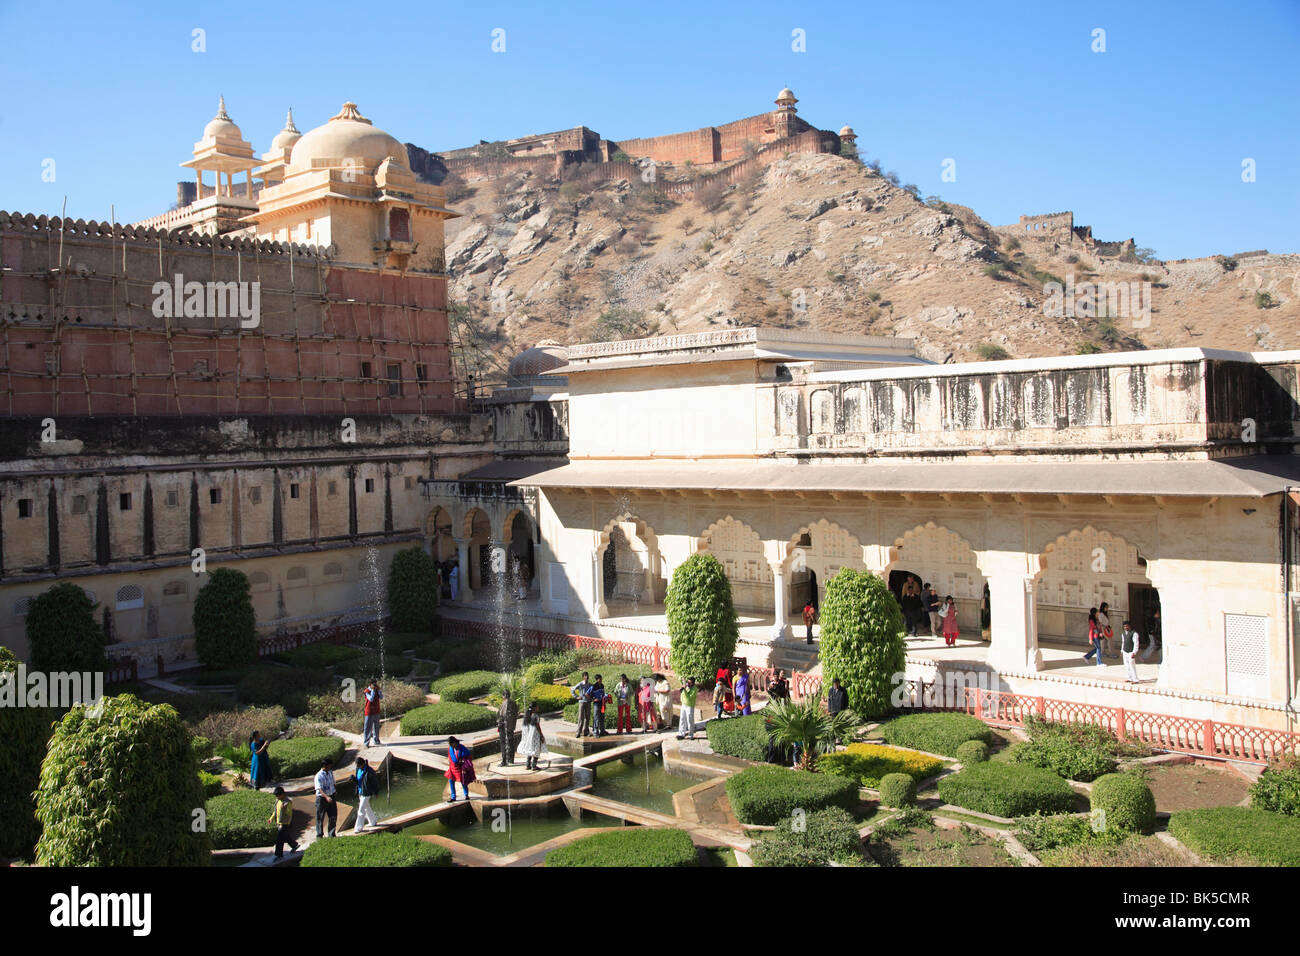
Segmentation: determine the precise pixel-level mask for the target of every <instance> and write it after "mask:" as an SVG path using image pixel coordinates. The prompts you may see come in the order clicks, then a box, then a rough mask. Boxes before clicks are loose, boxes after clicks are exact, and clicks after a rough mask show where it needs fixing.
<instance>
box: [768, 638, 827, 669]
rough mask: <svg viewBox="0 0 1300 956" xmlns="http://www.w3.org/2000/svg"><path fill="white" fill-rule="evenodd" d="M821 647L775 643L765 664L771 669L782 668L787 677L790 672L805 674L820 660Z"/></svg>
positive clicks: (799, 642) (816, 645) (789, 642)
mask: <svg viewBox="0 0 1300 956" xmlns="http://www.w3.org/2000/svg"><path fill="white" fill-rule="evenodd" d="M820 649H821V646H820V645H819V644H817V643H813V644H807V643H805V642H804V641H802V640H800V641H793V640H790V641H784V640H782V641H776V642H774V643H773V644H772V649H771V651H769V652H768V655H767V664H768V666H769V667H772V668H777V667H780V668H783V669H784V670H785V671H786V674H787V675H788V674H789V673H790V672H791V671H800V672H807V671H810V670H812V669H813V668H814V667H815V666H816V665H817V661H818V660H820Z"/></svg>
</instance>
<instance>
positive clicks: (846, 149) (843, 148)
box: [840, 140, 862, 162]
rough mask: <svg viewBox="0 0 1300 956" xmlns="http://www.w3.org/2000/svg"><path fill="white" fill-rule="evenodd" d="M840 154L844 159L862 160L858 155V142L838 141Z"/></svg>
mask: <svg viewBox="0 0 1300 956" xmlns="http://www.w3.org/2000/svg"><path fill="white" fill-rule="evenodd" d="M840 155H841V156H843V157H844V158H845V159H856V160H858V162H861V161H862V157H860V156H859V155H858V144H857V143H850V142H849V141H848V140H841V141H840Z"/></svg>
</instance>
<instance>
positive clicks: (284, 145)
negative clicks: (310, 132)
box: [271, 108, 302, 152]
mask: <svg viewBox="0 0 1300 956" xmlns="http://www.w3.org/2000/svg"><path fill="white" fill-rule="evenodd" d="M300 139H302V133H301V132H300V131H299V130H298V127H296V126H294V125H293V109H292V108H291V109H290V110H289V117H288V119H286V120H285V121H284V129H282V130H280V132H278V133H276V134H275V139H273V140H271V150H272V152H275V151H278V150H281V149H288V148H289V147H290V146H292V145H293V144H294V143H296V142H298V140H300Z"/></svg>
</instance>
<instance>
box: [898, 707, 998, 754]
mask: <svg viewBox="0 0 1300 956" xmlns="http://www.w3.org/2000/svg"><path fill="white" fill-rule="evenodd" d="M880 736H881V737H883V738H884V740H885V742H886V743H891V744H893V745H894V746H895V747H908V748H910V749H912V750H924V751H927V752H929V753H932V754H943V755H944V756H945V757H955V756H956V755H957V748H958V747H960V746H961V745H962V744H964V743H965V742H966V741H968V740H982V741H984V742H985V743H986V744H987V743H991V742H992V740H993V731H992V730H990V729H989V727H988V725H987V724H986V723H984V721H982V720H980V719H979V718H978V717H971V716H970V715H968V714H905V715H904V716H902V717H895V718H894V719H893V720H890V721H887V722H886V723H884V724H882V725H881V728H880Z"/></svg>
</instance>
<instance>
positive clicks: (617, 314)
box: [593, 305, 659, 342]
mask: <svg viewBox="0 0 1300 956" xmlns="http://www.w3.org/2000/svg"><path fill="white" fill-rule="evenodd" d="M658 332H659V320H658V319H655V318H653V317H647V316H646V314H645V313H644V312H638V311H636V310H635V309H629V308H627V307H626V306H621V305H616V306H611V307H610V308H608V309H606V310H605V311H604V312H602V313H601V314H600V317H599V318H597V319H596V325H595V329H594V330H593V339H594V340H595V341H597V342H609V341H613V340H616V339H640V338H646V337H647V336H651V335H655V334H657V333H658Z"/></svg>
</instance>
